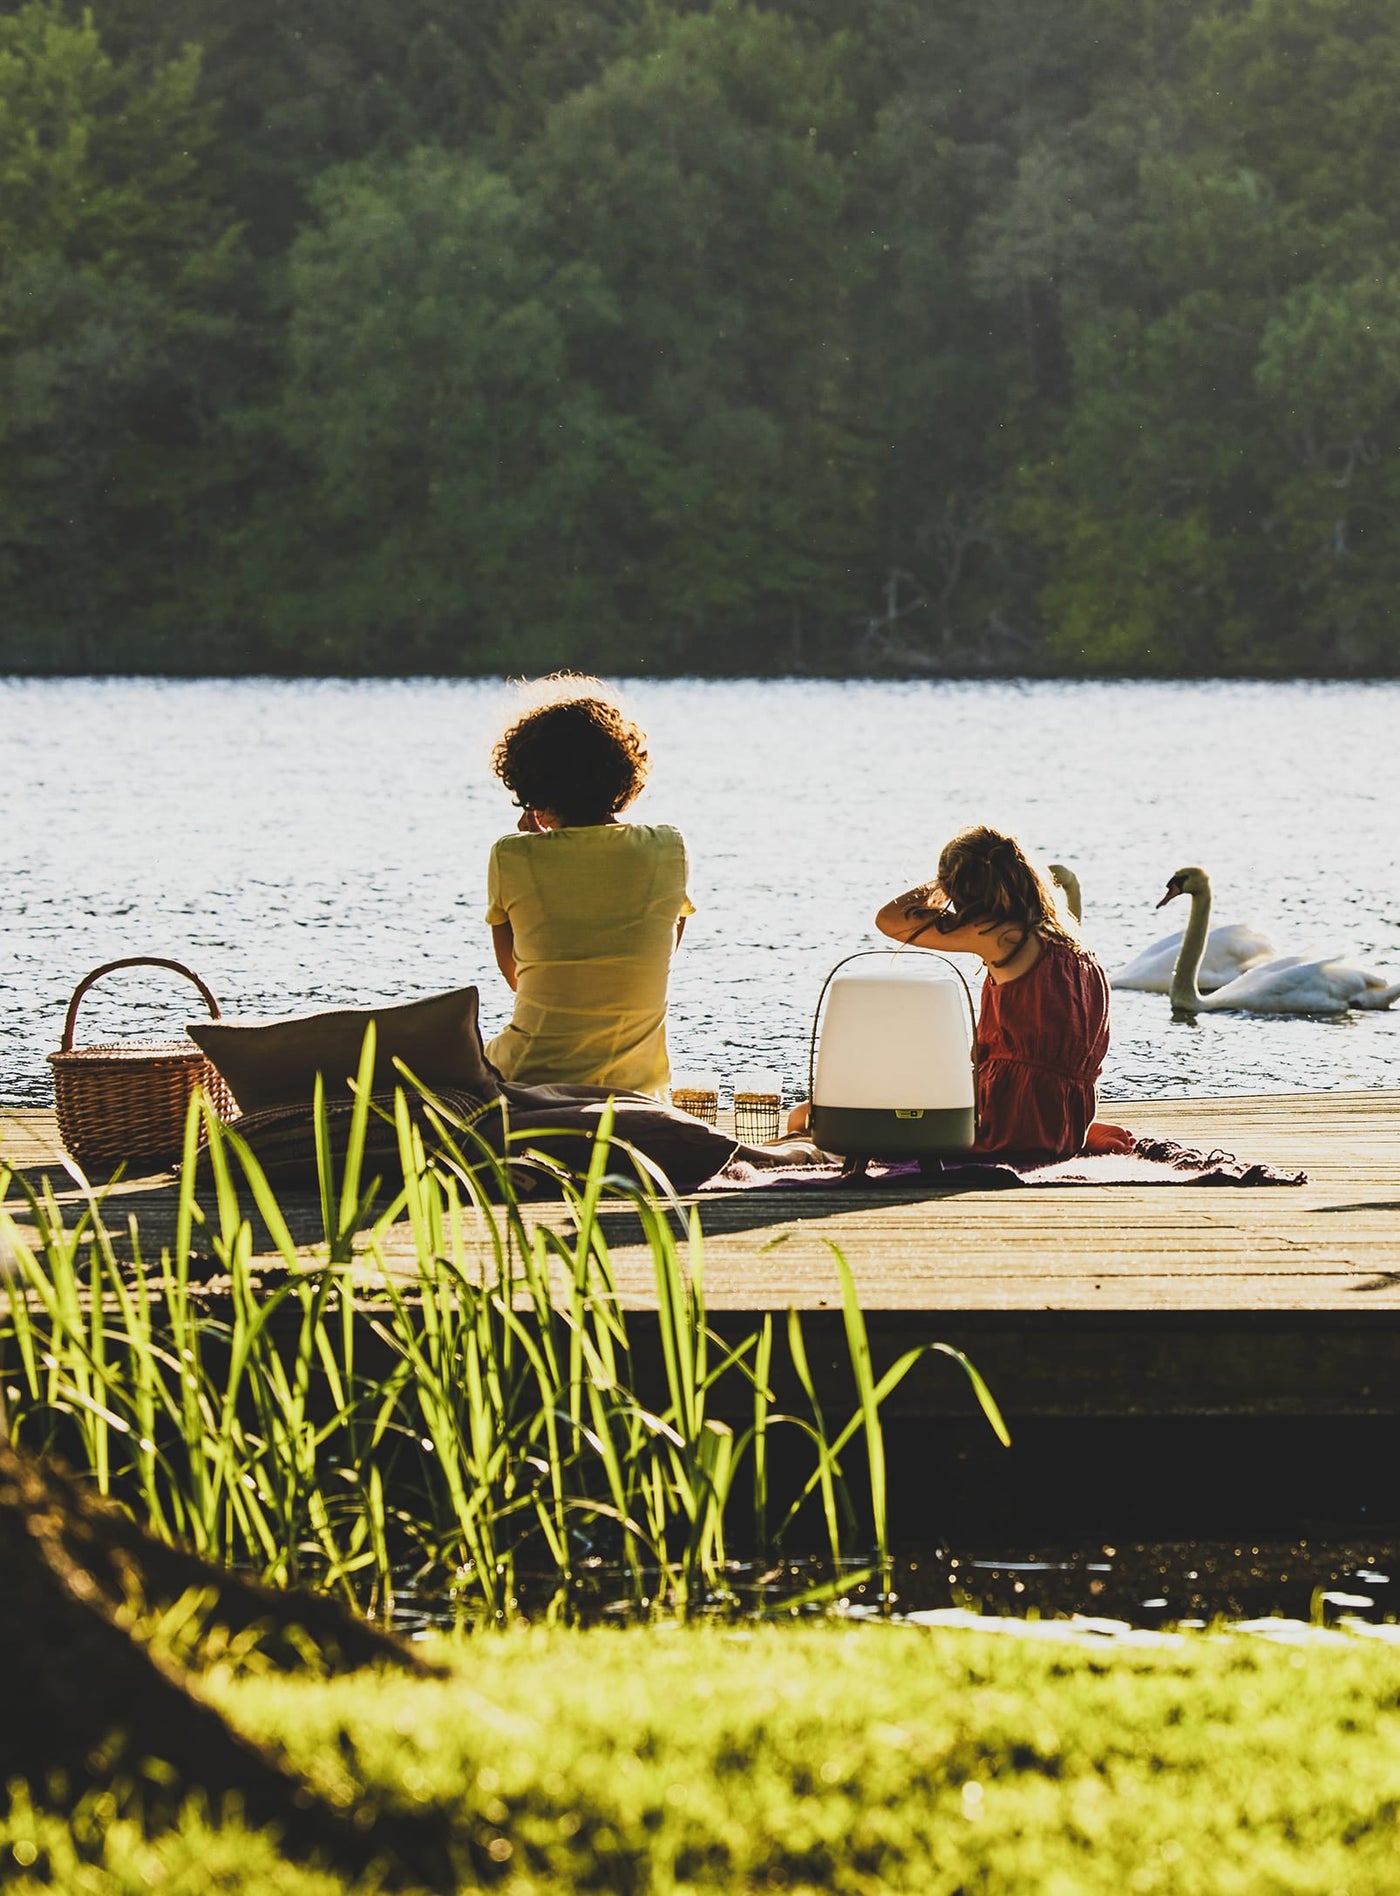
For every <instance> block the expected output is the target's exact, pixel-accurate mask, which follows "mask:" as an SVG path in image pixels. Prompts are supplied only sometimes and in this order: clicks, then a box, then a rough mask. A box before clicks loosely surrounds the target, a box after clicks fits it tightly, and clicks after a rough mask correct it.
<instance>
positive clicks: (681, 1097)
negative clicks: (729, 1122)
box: [671, 1073, 719, 1126]
mask: <svg viewBox="0 0 1400 1896" xmlns="http://www.w3.org/2000/svg"><path fill="white" fill-rule="evenodd" d="M671 1104H672V1105H673V1106H675V1107H677V1108H678V1109H679V1110H680V1111H681V1112H683V1113H689V1114H690V1116H691V1118H692V1119H702V1120H704V1122H705V1124H706V1125H707V1126H714V1125H717V1124H718V1123H719V1075H718V1073H678V1074H676V1076H675V1078H674V1079H673V1080H672V1081H671Z"/></svg>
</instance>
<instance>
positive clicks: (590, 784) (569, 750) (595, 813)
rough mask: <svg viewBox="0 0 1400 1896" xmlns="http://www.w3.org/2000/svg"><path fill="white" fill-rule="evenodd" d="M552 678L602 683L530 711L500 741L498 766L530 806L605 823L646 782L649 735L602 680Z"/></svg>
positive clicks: (571, 820)
mask: <svg viewBox="0 0 1400 1896" xmlns="http://www.w3.org/2000/svg"><path fill="white" fill-rule="evenodd" d="M546 683H547V684H550V685H555V684H557V685H560V686H564V687H573V688H577V687H578V686H585V687H588V686H591V687H594V689H591V690H584V691H582V692H580V693H579V695H577V696H570V697H560V698H555V699H553V700H551V701H550V702H549V703H546V704H542V705H539V706H537V707H536V708H535V709H534V710H533V711H527V712H526V713H525V715H524V717H522V718H519V719H517V720H516V722H515V723H514V724H512V725H511V726H510V728H509V730H507V731H506V732H505V734H504V735H503V736H502V737H501V739H500V740H499V742H498V743H497V744H496V747H495V749H494V750H493V751H492V753H491V765H492V768H493V769H494V771H495V773H496V775H497V776H498V777H499V778H500V780H501V782H502V783H503V784H504V785H505V787H506V789H507V790H509V791H510V793H511V795H512V796H513V797H514V798H515V800H516V802H517V803H518V804H519V805H520V806H521V808H522V809H526V810H548V811H549V812H550V813H551V814H552V815H553V816H556V817H557V818H558V819H559V821H560V822H561V823H563V824H565V825H568V824H578V823H601V822H603V821H604V820H605V819H606V818H607V817H610V816H614V815H616V813H617V812H618V811H619V810H625V809H626V808H627V805H628V804H629V803H631V802H632V801H633V800H634V799H635V798H636V796H637V795H638V793H639V792H640V790H641V788H642V785H643V784H644V783H645V782H646V780H647V773H648V771H649V770H650V769H651V759H650V757H649V756H648V755H647V747H646V733H645V732H644V731H643V730H641V729H640V728H639V727H638V726H637V725H635V724H634V723H633V722H632V720H631V719H630V718H629V717H626V716H624V714H623V713H622V711H620V710H619V708H618V707H617V705H615V704H613V703H612V702H611V700H609V699H608V698H606V697H604V696H603V695H602V687H601V686H600V685H599V684H598V681H597V680H596V679H592V678H574V677H567V676H564V677H560V678H558V679H550V680H547V681H546Z"/></svg>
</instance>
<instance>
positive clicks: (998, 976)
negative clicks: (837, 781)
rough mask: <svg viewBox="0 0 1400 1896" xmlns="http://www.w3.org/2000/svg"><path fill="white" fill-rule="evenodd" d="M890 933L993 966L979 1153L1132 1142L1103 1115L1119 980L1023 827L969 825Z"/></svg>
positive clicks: (891, 920) (885, 916)
mask: <svg viewBox="0 0 1400 1896" xmlns="http://www.w3.org/2000/svg"><path fill="white" fill-rule="evenodd" d="M875 926H876V927H877V928H878V929H879V930H880V931H881V933H882V934H885V935H891V936H893V938H894V939H895V940H896V941H903V942H919V943H922V944H923V945H924V946H926V947H929V948H939V949H944V950H951V951H952V952H954V953H956V954H973V955H980V956H981V958H982V960H983V961H984V962H985V963H986V966H987V979H986V982H985V984H984V986H983V989H982V1008H981V1013H980V1016H979V1018H978V1023H977V1146H976V1155H977V1156H978V1157H985V1158H992V1157H996V1158H1009V1159H1017V1160H1021V1161H1026V1162H1031V1163H1035V1162H1037V1161H1047V1160H1052V1159H1068V1158H1072V1157H1073V1156H1074V1155H1075V1154H1076V1153H1079V1152H1083V1151H1086V1150H1088V1151H1096V1152H1105V1151H1107V1152H1114V1151H1117V1152H1123V1151H1131V1149H1132V1145H1133V1139H1132V1135H1131V1134H1130V1133H1127V1132H1124V1131H1123V1130H1122V1128H1121V1127H1117V1126H1108V1125H1105V1124H1102V1123H1096V1122H1095V1119H1094V1108H1095V1089H1096V1086H1097V1083H1098V1077H1099V1073H1100V1071H1101V1069H1102V1067H1103V1062H1104V1055H1105V1054H1106V1053H1107V1052H1108V980H1107V977H1106V976H1105V974H1104V971H1103V969H1102V968H1101V967H1100V966H1099V964H1098V962H1097V961H1096V960H1095V959H1094V957H1093V956H1092V955H1091V954H1090V953H1089V951H1088V950H1087V949H1086V948H1084V947H1083V946H1082V945H1081V944H1080V942H1079V939H1078V937H1077V936H1076V934H1075V933H1074V927H1073V924H1072V923H1071V922H1070V921H1069V920H1068V918H1067V917H1066V916H1065V915H1063V914H1062V913H1061V911H1060V908H1059V904H1058V903H1057V901H1056V899H1055V895H1054V893H1053V890H1052V888H1051V886H1050V883H1049V882H1048V881H1047V879H1046V878H1045V877H1044V876H1042V875H1041V874H1040V872H1039V871H1038V870H1037V869H1036V868H1035V866H1034V865H1033V864H1032V863H1031V862H1030V861H1029V860H1028V858H1027V856H1026V854H1025V851H1024V850H1023V849H1022V848H1021V845H1020V844H1019V843H1018V842H1017V841H1016V839H1015V837H1014V836H1004V835H1002V834H1001V832H1000V831H999V830H994V829H988V828H986V827H985V826H981V825H979V826H977V827H975V828H973V829H966V830H963V831H962V833H961V834H960V835H957V836H955V837H954V838H953V840H952V841H951V842H950V843H948V844H947V845H946V847H945V848H944V850H943V853H942V855H941V856H940V857H939V858H938V874H937V876H936V877H935V879H934V880H933V882H931V883H928V884H926V885H925V886H924V887H923V888H919V889H911V890H909V891H908V892H907V893H906V894H904V895H899V896H896V897H895V899H894V900H893V901H892V902H886V904H885V906H884V907H883V908H882V909H881V910H880V913H879V914H878V915H877V916H876V917H875Z"/></svg>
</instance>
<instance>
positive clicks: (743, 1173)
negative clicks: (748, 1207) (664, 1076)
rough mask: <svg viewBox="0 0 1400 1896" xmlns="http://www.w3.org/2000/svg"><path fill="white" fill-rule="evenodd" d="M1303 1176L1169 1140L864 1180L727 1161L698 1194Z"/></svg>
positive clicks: (1243, 1181)
mask: <svg viewBox="0 0 1400 1896" xmlns="http://www.w3.org/2000/svg"><path fill="white" fill-rule="evenodd" d="M1307 1177H1308V1175H1307V1173H1306V1172H1290V1171H1284V1170H1281V1169H1280V1168H1279V1167H1278V1166H1274V1165H1268V1164H1265V1163H1264V1162H1263V1161H1262V1160H1257V1159H1255V1160H1245V1159H1238V1158H1236V1156H1235V1154H1234V1153H1233V1152H1225V1151H1222V1150H1220V1149H1219V1148H1215V1149H1213V1150H1211V1151H1209V1152H1206V1151H1200V1150H1198V1149H1197V1148H1195V1147H1193V1146H1184V1145H1178V1144H1177V1143H1176V1141H1175V1140H1173V1139H1139V1140H1138V1141H1137V1143H1136V1144H1135V1145H1134V1147H1133V1150H1132V1151H1131V1152H1104V1153H1083V1154H1081V1155H1080V1156H1079V1157H1078V1158H1074V1159H1059V1160H1057V1161H1056V1162H1055V1163H1053V1164H1050V1165H1014V1164H1011V1163H1009V1162H1008V1161H1006V1160H1004V1159H950V1160H946V1161H944V1162H943V1163H942V1164H940V1165H939V1166H938V1167H937V1169H936V1170H935V1169H934V1168H932V1167H930V1168H929V1169H927V1170H924V1169H921V1167H920V1166H919V1165H918V1164H917V1163H916V1162H913V1161H906V1162H903V1163H900V1164H894V1163H890V1164H881V1163H879V1162H877V1161H872V1162H871V1164H870V1166H869V1167H868V1169H867V1171H866V1172H865V1174H864V1176H863V1177H860V1178H854V1179H853V1178H849V1177H847V1176H846V1175H845V1174H844V1173H843V1172H842V1169H841V1166H840V1164H839V1163H838V1162H837V1161H835V1160H832V1161H831V1162H830V1163H824V1164H815V1165H813V1164H806V1165H801V1164H798V1165H791V1166H783V1165H776V1166H772V1167H769V1166H766V1165H755V1164H752V1163H751V1162H749V1161H748V1160H745V1159H742V1158H738V1157H736V1158H734V1159H731V1160H730V1162H729V1164H728V1165H726V1166H725V1167H724V1169H723V1171H721V1172H718V1173H716V1174H715V1176H714V1177H713V1178H711V1179H710V1180H708V1181H707V1183H706V1184H705V1185H703V1186H702V1187H701V1190H702V1191H706V1192H719V1191H725V1192H732V1191H755V1190H765V1189H773V1188H777V1189H786V1190H789V1191H791V1190H794V1189H800V1190H804V1191H822V1190H832V1189H838V1188H839V1189H841V1190H843V1191H852V1190H856V1191H859V1190H864V1189H874V1190H879V1188H880V1187H881V1186H904V1187H906V1188H907V1187H909V1186H915V1187H921V1188H922V1189H924V1190H925V1191H930V1192H945V1191H980V1192H985V1191H1002V1190H1007V1189H1010V1188H1014V1187H1019V1186H1052V1185H1305V1184H1306V1183H1307Z"/></svg>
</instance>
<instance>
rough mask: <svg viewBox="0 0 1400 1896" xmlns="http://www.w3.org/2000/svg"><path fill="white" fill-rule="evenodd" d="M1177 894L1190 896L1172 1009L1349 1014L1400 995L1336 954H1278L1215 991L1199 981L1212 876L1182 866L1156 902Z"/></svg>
mask: <svg viewBox="0 0 1400 1896" xmlns="http://www.w3.org/2000/svg"><path fill="white" fill-rule="evenodd" d="M1178 895H1189V896H1190V898H1191V919H1190V920H1189V921H1188V922H1187V924H1186V930H1185V933H1184V934H1183V935H1182V938H1181V950H1180V953H1179V954H1178V955H1177V959H1176V967H1175V969H1174V971H1173V974H1172V982H1171V997H1172V1010H1173V1012H1174V1013H1178V1014H1201V1013H1212V1014H1213V1013H1227V1012H1232V1011H1233V1012H1238V1013H1244V1014H1345V1013H1346V1012H1347V1010H1348V1008H1352V1007H1365V1008H1378V1007H1389V1006H1390V1004H1391V1002H1392V1001H1394V1000H1396V999H1400V981H1396V982H1393V983H1387V982H1386V979H1385V977H1384V975H1380V974H1375V973H1373V972H1372V971H1371V970H1369V969H1367V968H1354V967H1349V966H1348V965H1347V964H1346V963H1345V962H1343V961H1341V960H1339V959H1337V958H1336V957H1335V956H1325V955H1324V956H1319V957H1313V956H1310V955H1308V954H1306V953H1304V954H1297V955H1275V956H1274V957H1273V958H1272V959H1271V960H1268V961H1261V962H1258V963H1256V965H1255V966H1254V967H1252V968H1248V969H1246V971H1245V972H1244V973H1243V974H1240V975H1237V976H1236V978H1235V979H1234V980H1233V981H1228V982H1226V984H1225V985H1224V986H1223V987H1219V988H1217V989H1216V990H1215V992H1214V993H1213V994H1209V995H1203V994H1202V993H1201V988H1200V984H1199V982H1198V980H1197V973H1198V970H1199V969H1200V966H1201V959H1202V956H1203V954H1204V952H1205V947H1206V942H1207V939H1208V937H1209V935H1210V878H1209V876H1207V874H1206V872H1205V870H1204V869H1178V870H1177V872H1176V874H1175V875H1174V876H1173V877H1172V878H1171V880H1170V881H1169V882H1168V883H1167V892H1166V894H1165V895H1164V896H1163V897H1162V900H1161V901H1160V902H1159V903H1158V904H1157V906H1158V908H1161V907H1163V906H1164V905H1165V904H1166V903H1168V902H1170V901H1171V900H1172V899H1173V898H1174V897H1176V896H1178Z"/></svg>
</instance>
